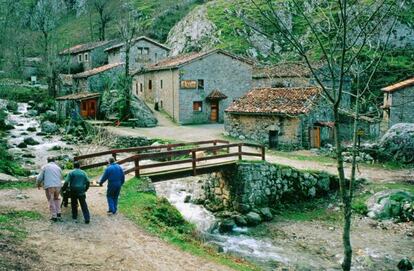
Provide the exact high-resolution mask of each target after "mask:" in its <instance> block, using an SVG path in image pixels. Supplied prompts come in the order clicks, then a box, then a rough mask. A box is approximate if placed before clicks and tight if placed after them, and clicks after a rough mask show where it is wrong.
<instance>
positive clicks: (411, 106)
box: [381, 78, 414, 133]
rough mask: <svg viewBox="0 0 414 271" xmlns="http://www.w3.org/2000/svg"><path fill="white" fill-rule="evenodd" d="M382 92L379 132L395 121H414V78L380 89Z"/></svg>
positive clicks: (383, 131) (395, 122) (384, 130)
mask: <svg viewBox="0 0 414 271" xmlns="http://www.w3.org/2000/svg"><path fill="white" fill-rule="evenodd" d="M381 90H382V91H383V93H384V104H383V106H382V108H383V110H384V112H383V121H382V123H381V132H382V133H385V132H386V131H387V130H388V129H389V128H390V127H391V126H393V125H394V124H397V123H414V78H411V79H408V80H405V81H402V82H399V83H396V84H393V85H390V86H388V87H385V88H382V89H381Z"/></svg>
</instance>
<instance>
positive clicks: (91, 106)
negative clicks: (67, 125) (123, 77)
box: [56, 92, 101, 120]
mask: <svg viewBox="0 0 414 271" xmlns="http://www.w3.org/2000/svg"><path fill="white" fill-rule="evenodd" d="M100 96H101V94H100V93H90V92H80V93H74V94H69V95H64V96H60V97H58V98H56V101H57V103H56V104H57V112H58V117H59V119H60V120H64V119H65V118H67V117H68V116H71V115H72V114H75V115H76V116H81V117H82V118H88V119H96V118H97V117H98V114H99V99H100Z"/></svg>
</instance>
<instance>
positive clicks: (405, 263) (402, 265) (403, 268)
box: [397, 258, 413, 271]
mask: <svg viewBox="0 0 414 271" xmlns="http://www.w3.org/2000/svg"><path fill="white" fill-rule="evenodd" d="M397 268H398V270H399V271H408V270H413V264H412V263H411V262H410V260H409V259H408V258H404V259H402V260H401V261H399V262H398V265H397Z"/></svg>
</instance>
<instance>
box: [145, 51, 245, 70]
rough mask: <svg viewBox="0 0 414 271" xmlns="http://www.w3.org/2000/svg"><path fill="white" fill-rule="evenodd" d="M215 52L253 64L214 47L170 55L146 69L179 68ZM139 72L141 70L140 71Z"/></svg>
mask: <svg viewBox="0 0 414 271" xmlns="http://www.w3.org/2000/svg"><path fill="white" fill-rule="evenodd" d="M215 53H219V54H224V55H227V56H230V57H232V58H234V59H237V60H239V61H243V62H246V63H248V64H249V65H252V64H253V63H252V62H251V61H249V60H247V59H244V58H242V57H239V56H236V55H233V54H230V53H228V52H226V51H224V50H219V49H214V50H210V51H206V52H194V53H189V54H183V55H178V56H174V57H169V58H166V59H163V60H161V61H159V62H157V63H155V64H152V65H149V66H148V68H147V69H146V70H147V71H157V70H165V69H173V68H177V67H179V66H181V65H184V64H187V63H190V62H192V61H194V60H197V59H200V58H203V57H206V56H209V55H212V54H215ZM138 72H140V71H138ZM144 72H145V71H144Z"/></svg>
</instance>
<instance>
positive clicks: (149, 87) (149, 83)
mask: <svg viewBox="0 0 414 271" xmlns="http://www.w3.org/2000/svg"><path fill="white" fill-rule="evenodd" d="M148 89H152V80H149V81H148Z"/></svg>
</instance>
